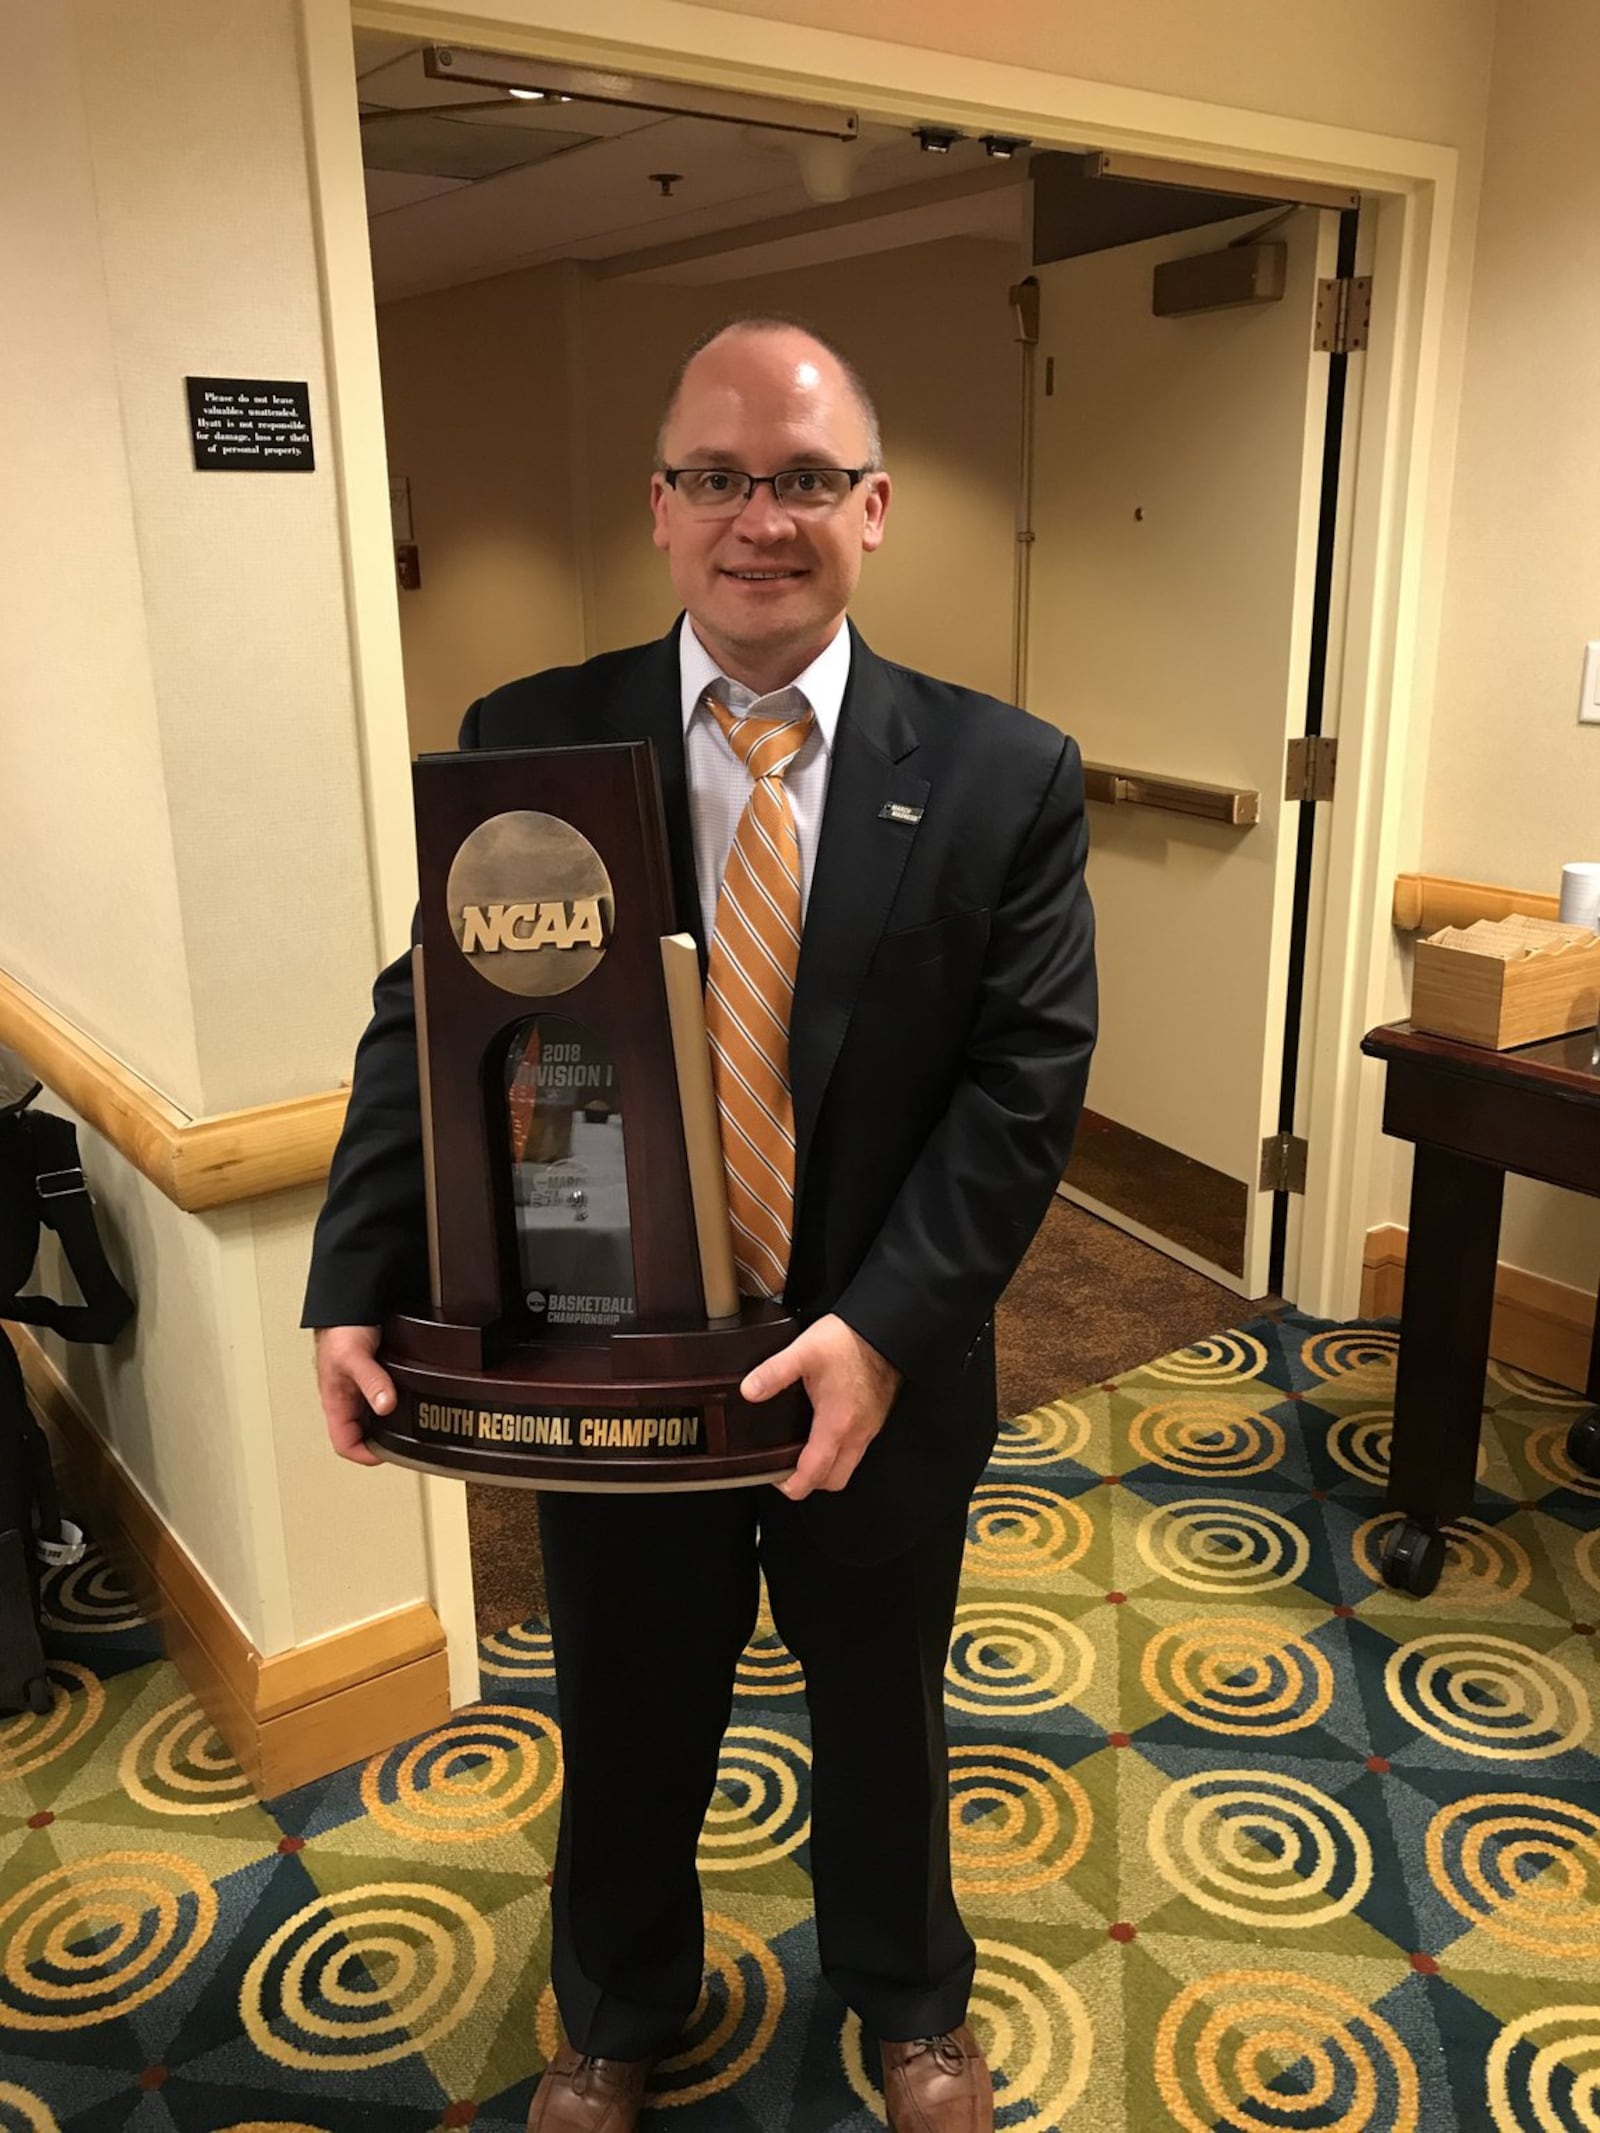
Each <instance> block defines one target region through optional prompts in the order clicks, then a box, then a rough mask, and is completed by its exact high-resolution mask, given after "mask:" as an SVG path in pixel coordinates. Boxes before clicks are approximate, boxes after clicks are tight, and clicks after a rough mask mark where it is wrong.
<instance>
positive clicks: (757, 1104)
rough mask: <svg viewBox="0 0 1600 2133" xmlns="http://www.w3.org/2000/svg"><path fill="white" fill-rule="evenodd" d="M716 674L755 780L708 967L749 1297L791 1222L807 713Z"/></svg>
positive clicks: (732, 1202) (776, 1256)
mask: <svg viewBox="0 0 1600 2133" xmlns="http://www.w3.org/2000/svg"><path fill="white" fill-rule="evenodd" d="M724 686H725V684H723V683H721V682H714V683H713V684H712V687H711V688H710V689H709V690H708V691H707V692H706V697H705V702H706V706H707V708H708V710H709V711H710V712H711V713H712V715H713V717H714V718H715V719H716V721H717V724H718V725H719V726H720V727H721V728H722V730H723V732H724V733H725V734H726V735H727V738H728V745H729V747H731V748H732V750H733V752H734V754H735V755H736V756H737V757H738V758H739V760H740V762H742V763H743V764H744V766H745V768H746V769H747V770H748V771H749V773H750V775H751V777H752V778H754V780H755V785H754V787H753V789H752V791H751V794H750V798H749V799H748V801H747V802H746V803H745V810H744V813H743V814H742V815H741V816H740V818H739V827H738V829H737V831H736V832H735V834H734V839H733V849H732V850H731V851H730V852H729V854H728V864H727V867H726V870H725V871H724V873H723V877H722V889H721V892H720V894H719V895H718V898H717V923H716V930H715V932H714V934H713V935H712V940H711V960H710V964H709V968H708V972H707V977H706V1028H707V1030H708V1032H709V1034H710V1037H711V1072H712V1079H713V1081H714V1082H715V1084H716V1090H717V1108H718V1110H719V1111H720V1112H721V1115H722V1157H723V1162H724V1165H725V1167H726V1169H727V1173H728V1214H729V1217H730V1219H731V1221H732V1224H733V1261H734V1265H735V1266H736V1267H737V1269H738V1272H739V1281H740V1285H741V1287H742V1288H743V1289H744V1290H745V1291H746V1293H747V1294H749V1295H752V1296H781V1295H782V1294H783V1284H784V1281H785V1278H786V1277H787V1275H788V1272H789V1238H790V1233H791V1231H792V1230H793V1227H794V1100H793V1098H792V1097H791V1095H790V1093H789V1007H790V1003H791V1002H792V1000H793V998H794V974H795V968H796V966H797V964H798V963H799V960H800V840H799V838H798V836H797V835H796V834H795V825H794V809H793V808H792V806H791V805H790V802H789V795H788V793H787V792H786V791H785V789H784V783H783V778H784V772H785V771H786V770H787V769H788V768H789V765H790V764H791V763H792V762H793V761H794V759H795V757H796V756H797V755H798V754H799V753H800V750H801V749H802V748H803V747H804V746H805V741H806V736H807V734H809V733H810V731H811V726H812V714H811V710H810V707H809V705H808V704H807V703H806V700H805V698H804V697H803V696H802V695H801V694H800V692H799V690H798V689H783V690H779V691H777V692H776V693H775V694H774V695H772V696H766V697H762V698H761V699H760V700H759V701H758V702H757V703H756V705H755V706H754V708H753V711H751V712H742V711H735V710H734V709H733V708H732V707H731V706H730V705H729V704H727V703H725V702H724V701H723V700H722V698H721V695H720V694H719V692H720V691H721V690H722V689H723V687H724Z"/></svg>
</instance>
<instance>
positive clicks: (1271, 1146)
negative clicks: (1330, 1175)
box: [1261, 1133, 1306, 1192]
mask: <svg viewBox="0 0 1600 2133" xmlns="http://www.w3.org/2000/svg"><path fill="white" fill-rule="evenodd" d="M1305 1189H1306V1144H1305V1142H1304V1141H1303V1140H1300V1139H1299V1138H1298V1137H1297V1136H1296V1135H1295V1134H1293V1133H1269V1134H1268V1135H1267V1137H1266V1139H1265V1140H1264V1141H1263V1142H1262V1143H1261V1190H1262V1191H1263V1192H1304V1191H1305Z"/></svg>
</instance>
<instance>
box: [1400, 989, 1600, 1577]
mask: <svg viewBox="0 0 1600 2133" xmlns="http://www.w3.org/2000/svg"><path fill="white" fill-rule="evenodd" d="M1361 1049H1362V1050H1363V1052H1365V1053H1366V1054H1367V1055H1368V1057H1369V1058H1373V1059H1381V1060H1382V1061H1383V1062H1384V1066H1385V1070H1386V1073H1385V1086H1384V1100H1383V1130H1384V1131H1385V1132H1386V1133H1392V1134H1394V1135H1395V1136H1396V1137H1397V1138H1398V1139H1400V1140H1408V1141H1411V1142H1413V1143H1414V1145H1415V1166H1414V1168H1413V1171H1412V1182H1411V1231H1410V1239H1409V1242H1408V1243H1407V1246H1406V1287H1405V1304H1404V1307H1403V1311H1402V1315H1401V1320H1400V1358H1399V1368H1398V1372H1397V1375H1396V1379H1395V1394H1394V1438H1393V1444H1392V1447H1391V1451H1390V1459H1389V1497H1388V1501H1389V1505H1390V1508H1391V1509H1393V1510H1398V1511H1403V1512H1404V1513H1405V1522H1404V1523H1403V1524H1402V1525H1401V1526H1400V1527H1399V1528H1398V1529H1397V1530H1396V1531H1395V1532H1394V1533H1392V1534H1391V1535H1390V1537H1389V1540H1388V1542H1387V1544H1386V1546H1385V1548H1384V1553H1383V1574H1384V1577H1385V1579H1386V1580H1387V1581H1388V1583H1389V1584H1391V1585H1394V1586H1398V1587H1399V1588H1400V1589H1401V1590H1403V1591H1406V1592H1413V1593H1417V1594H1419V1595H1420V1594H1425V1593H1429V1592H1432V1590H1433V1588H1434V1586H1435V1585H1436V1584H1437V1583H1438V1582H1439V1573H1440V1571H1441V1570H1442V1568H1443V1567H1444V1554H1445V1542H1444V1535H1443V1532H1442V1530H1441V1529H1442V1528H1443V1527H1445V1526H1448V1525H1449V1524H1450V1523H1451V1521H1452V1520H1453V1519H1457V1518H1460V1517H1461V1515H1462V1514H1463V1512H1465V1511H1466V1510H1468V1509H1469V1508H1470V1506H1471V1503H1472V1494H1473V1477H1474V1473H1475V1471H1476V1466H1477V1455H1478V1435H1479V1431H1480V1428H1481V1426H1482V1421H1483V1386H1484V1374H1485V1371H1486V1370H1487V1367H1488V1361H1489V1320H1490V1317H1491V1314H1492V1312H1493V1309H1494V1278H1495V1265H1496V1259H1497V1256H1498V1252H1499V1244H1500V1206H1501V1200H1502V1198H1503V1195H1504V1191H1505V1180H1506V1173H1507V1171H1514V1172H1515V1173H1516V1174H1517V1175H1518V1176H1519V1177H1527V1178H1540V1179H1542V1180H1543V1181H1544V1182H1545V1183H1546V1184H1550V1185H1564V1186H1566V1187H1568V1188H1569V1189H1570V1190H1571V1191H1574V1192H1584V1193H1591V1194H1594V1195H1595V1196H1597V1197H1600V1040H1597V1039H1596V1037H1595V1036H1594V1034H1593V1033H1591V1032H1588V1031H1585V1032H1583V1033H1582V1034H1580V1035H1576V1036H1569V1037H1553V1038H1550V1039H1548V1040H1547V1041H1545V1042H1544V1043H1541V1044H1529V1045H1524V1046H1522V1047H1520V1048H1519V1049H1518V1050H1516V1051H1511V1052H1493V1051H1488V1050H1486V1049H1485V1048H1483V1047H1482V1046H1479V1045H1473V1044H1459V1043H1457V1042H1455V1041H1454V1040H1453V1039H1451V1038H1448V1037H1430V1036H1426V1035H1424V1034H1423V1033H1422V1032H1421V1031H1419V1030H1414V1029H1412V1028H1411V1026H1410V1024H1409V1023H1404V1022H1398V1023H1391V1024H1388V1025H1386V1026H1385V1027H1383V1028H1381V1029H1375V1030H1372V1031H1371V1032H1369V1034H1368V1035H1367V1036H1366V1037H1365V1038H1363V1040H1362V1045H1361ZM1585 1389H1586V1392H1587V1396H1588V1398H1589V1399H1590V1401H1591V1402H1593V1403H1594V1407H1593V1408H1591V1411H1590V1412H1589V1413H1588V1414H1586V1415H1582V1416H1580V1417H1579V1418H1578V1420H1577V1421H1576V1422H1575V1423H1574V1424H1573V1426H1572V1429H1571V1431H1570V1432H1569V1434H1568V1439H1567V1451H1568V1455H1569V1456H1570V1458H1571V1459H1572V1461H1573V1463H1574V1464H1575V1465H1576V1466H1578V1467H1580V1468H1581V1469H1582V1470H1583V1471H1584V1472H1585V1473H1588V1474H1594V1475H1597V1476H1600V1412H1596V1411H1595V1410H1596V1409H1600V1321H1597V1324H1596V1329H1595V1339H1594V1343H1593V1346H1592V1347H1591V1349H1590V1351H1589V1375H1588V1382H1587V1386H1586V1388H1585Z"/></svg>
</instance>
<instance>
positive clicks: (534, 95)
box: [506, 89, 545, 104]
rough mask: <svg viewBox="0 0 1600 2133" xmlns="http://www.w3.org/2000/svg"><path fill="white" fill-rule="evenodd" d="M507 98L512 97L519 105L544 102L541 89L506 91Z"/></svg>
mask: <svg viewBox="0 0 1600 2133" xmlns="http://www.w3.org/2000/svg"><path fill="white" fill-rule="evenodd" d="M506 94H507V96H514V97H515V98H516V100H517V102H518V103H519V104H542V103H543V102H544V100H545V95H544V91H543V90H542V89H508V90H507V91H506Z"/></svg>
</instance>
